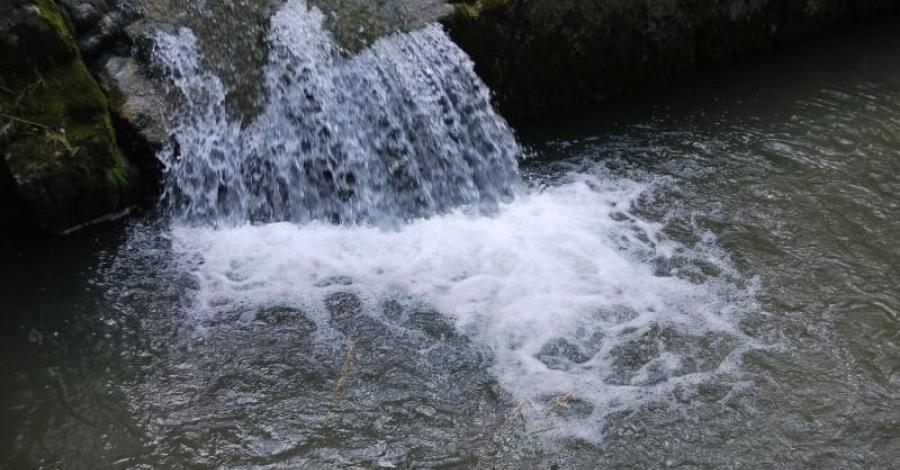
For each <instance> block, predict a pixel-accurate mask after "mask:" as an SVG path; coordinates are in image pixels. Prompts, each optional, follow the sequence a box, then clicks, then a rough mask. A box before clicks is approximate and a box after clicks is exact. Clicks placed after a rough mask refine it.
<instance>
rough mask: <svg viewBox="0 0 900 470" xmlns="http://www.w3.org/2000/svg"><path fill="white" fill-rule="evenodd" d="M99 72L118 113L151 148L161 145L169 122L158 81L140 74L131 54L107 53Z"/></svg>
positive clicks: (158, 147)
mask: <svg viewBox="0 0 900 470" xmlns="http://www.w3.org/2000/svg"><path fill="white" fill-rule="evenodd" d="M99 75H100V84H101V85H102V86H103V89H104V90H105V91H106V93H107V95H108V96H109V103H110V106H111V108H112V110H113V112H114V113H115V114H116V115H117V117H119V118H120V119H122V120H124V121H125V122H126V123H127V124H128V125H129V126H131V127H132V129H133V130H134V132H135V133H136V134H137V135H138V136H139V137H140V139H141V140H142V141H143V142H144V143H146V144H147V145H148V146H149V147H150V148H152V149H154V152H155V151H158V150H159V149H161V148H162V147H163V146H164V145H165V143H166V141H167V139H168V137H167V136H168V134H167V132H166V129H167V128H168V125H169V122H168V119H167V118H166V115H165V110H166V109H167V104H166V100H165V98H164V93H163V92H162V90H160V88H159V87H158V86H157V84H156V83H155V82H153V81H151V80H150V79H149V78H147V77H146V76H145V75H144V74H143V72H142V71H141V69H140V67H139V66H138V64H137V62H136V61H135V60H134V59H133V58H131V57H118V56H113V57H109V58H108V59H106V60H105V61H104V62H103V64H102V66H101V69H100V73H99Z"/></svg>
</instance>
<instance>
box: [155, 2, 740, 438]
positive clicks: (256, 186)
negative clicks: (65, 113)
mask: <svg viewBox="0 0 900 470" xmlns="http://www.w3.org/2000/svg"><path fill="white" fill-rule="evenodd" d="M322 21H323V17H322V14H321V13H319V12H318V11H317V10H315V9H309V8H308V7H307V5H306V4H305V3H304V2H302V1H290V2H288V3H287V4H286V6H285V7H284V8H283V9H282V10H281V11H279V12H278V13H277V14H276V15H275V16H274V17H273V19H272V27H271V32H270V35H269V41H270V46H271V56H270V59H269V65H268V66H267V68H266V70H265V77H266V78H265V89H266V93H267V96H268V104H267V105H266V106H265V109H264V111H263V112H262V113H261V114H260V115H259V116H257V117H256V118H255V119H253V120H252V121H251V122H249V123H246V124H245V123H241V122H238V121H236V120H233V119H231V118H229V117H228V113H227V112H226V110H225V95H226V90H225V89H224V87H223V85H222V83H221V81H220V80H218V78H216V77H215V76H214V75H212V74H211V73H209V72H208V71H206V69H205V67H204V66H203V61H202V58H201V57H200V56H199V54H198V52H197V47H196V41H195V40H194V37H193V35H192V34H191V32H190V31H188V30H181V31H180V32H179V33H178V34H175V35H165V34H163V35H160V36H159V38H158V44H157V48H158V55H159V57H160V59H161V61H162V62H163V63H164V65H165V66H166V67H167V69H168V70H169V72H170V75H171V77H172V82H173V84H174V85H175V87H176V88H177V90H179V91H180V93H181V94H182V95H183V98H184V103H183V106H184V108H185V110H186V112H185V114H184V116H183V119H182V121H181V123H180V124H179V126H178V128H177V129H175V132H174V140H173V144H172V145H171V146H170V148H168V149H166V150H165V151H164V152H163V153H162V155H161V158H162V160H163V162H164V163H165V164H166V167H167V181H166V187H165V201H166V203H167V204H168V207H169V209H170V211H171V212H172V214H173V215H174V217H175V221H176V223H175V226H174V227H173V229H172V233H173V240H174V250H175V252H176V254H177V255H179V256H180V257H182V258H184V259H188V260H192V262H191V263H190V266H189V267H188V269H190V270H191V271H192V272H193V274H194V275H195V276H196V278H197V279H198V280H199V287H198V288H197V289H196V292H195V293H196V298H195V299H194V303H193V310H194V311H195V312H197V313H198V314H199V315H215V314H218V313H222V312H234V311H237V310H243V309H249V310H251V311H252V310H260V309H266V308H272V307H279V306H285V305H288V306H291V308H297V309H298V312H299V311H302V312H304V313H303V314H304V315H309V316H310V317H312V319H313V321H314V322H315V323H316V324H317V325H318V328H319V331H320V332H324V331H330V332H329V333H328V334H333V331H334V330H333V329H330V330H329V328H327V327H323V326H327V325H328V323H329V322H330V321H331V320H330V318H329V315H330V313H329V311H328V309H327V308H325V304H326V303H327V302H328V299H329V296H332V295H335V294H340V293H351V294H352V295H355V296H358V297H359V298H360V299H361V301H362V305H363V310H364V311H365V314H366V315H368V316H369V317H371V318H375V319H381V317H382V316H383V315H384V312H383V309H382V307H383V305H384V302H386V301H391V302H397V303H398V304H400V305H404V306H406V308H410V309H413V308H417V307H416V306H421V305H425V306H427V307H426V308H430V309H434V310H436V311H437V312H440V313H441V314H443V315H445V316H446V317H448V318H450V319H451V320H452V322H453V323H454V324H455V326H456V328H457V330H458V331H461V332H463V333H465V334H466V335H468V336H470V337H471V338H473V339H475V340H477V341H479V342H480V343H481V344H484V345H487V346H489V347H490V349H491V350H492V351H493V354H494V357H495V365H494V368H493V372H494V374H495V375H496V376H497V378H498V379H499V381H500V383H501V384H502V385H503V386H504V387H505V388H506V390H508V391H509V392H510V393H511V394H512V395H513V396H514V397H515V398H517V399H519V400H526V401H529V402H533V403H547V402H548V400H551V401H552V399H553V397H558V396H560V395H563V394H572V395H571V396H572V397H574V400H573V403H576V404H577V406H573V407H571V408H572V410H574V411H571V412H567V413H565V415H564V414H563V413H560V416H555V417H551V418H548V417H546V416H543V417H542V416H540V413H539V412H537V411H535V412H534V413H537V414H536V415H534V416H533V417H535V418H541V419H552V420H556V421H559V423H557V424H558V426H556V427H555V428H554V429H555V431H554V432H555V433H556V434H559V435H563V436H577V437H580V438H583V439H586V440H591V441H596V440H598V439H600V437H601V436H600V433H599V431H598V427H597V422H598V420H601V419H602V418H603V417H604V416H606V415H608V414H609V413H611V412H614V411H617V410H621V409H628V408H631V407H635V406H637V405H639V404H641V403H646V402H647V401H649V400H654V399H658V398H660V397H663V396H665V395H667V394H668V395H671V393H672V392H673V391H675V390H677V389H683V388H685V387H690V386H692V385H694V384H697V383H700V382H703V381H705V380H707V379H709V378H711V377H715V376H720V375H722V374H725V373H728V372H729V371H731V370H732V369H733V368H734V366H735V365H736V364H737V360H738V358H739V356H740V353H741V352H742V351H743V350H744V349H745V348H746V347H747V345H748V344H750V340H749V339H747V338H746V337H744V336H743V335H742V333H741V332H740V331H739V328H738V327H737V322H738V318H739V316H740V312H742V311H744V310H746V309H747V308H749V306H750V305H751V304H752V295H751V294H749V293H748V292H747V289H745V288H744V287H740V286H739V284H741V283H740V282H737V283H735V282H732V281H733V280H734V279H736V278H739V277H740V276H739V275H738V274H737V273H736V272H735V271H734V269H733V268H732V267H731V265H730V263H729V262H728V260H727V257H726V256H724V255H723V254H722V253H721V252H719V251H718V250H717V249H716V247H715V240H714V239H711V238H709V237H705V236H701V237H700V238H701V243H698V244H697V245H696V246H694V247H687V246H684V245H682V244H680V243H678V242H676V241H673V240H671V239H669V238H668V237H666V236H665V235H664V233H663V226H662V225H661V224H659V223H653V222H647V221H644V220H642V219H641V218H639V217H637V216H635V215H634V214H633V210H632V209H633V208H634V207H635V206H636V205H637V204H638V203H639V200H640V199H641V197H642V196H643V195H646V194H647V193H648V192H650V191H652V189H653V187H654V185H655V184H656V183H654V182H653V181H652V180H651V181H643V182H641V181H639V180H636V179H629V178H624V177H622V176H621V175H613V174H611V173H610V172H608V171H607V170H605V169H604V168H603V167H602V166H594V167H592V168H590V169H589V170H587V171H584V170H582V171H576V172H567V176H566V177H563V178H557V179H555V180H552V181H550V182H549V183H548V184H547V185H546V187H537V186H536V185H533V184H532V185H529V184H526V183H523V182H522V181H521V179H520V176H519V170H518V167H517V162H516V159H517V157H518V156H519V155H520V154H521V151H520V149H519V147H518V145H517V143H516V140H515V138H514V136H513V134H512V132H511V130H510V129H509V127H508V126H507V125H506V123H505V122H504V121H503V119H502V118H500V117H499V116H498V115H497V114H496V113H495V112H494V111H493V109H492V108H491V105H490V102H489V94H488V90H487V89H486V87H485V86H484V84H483V83H482V82H481V81H480V80H479V79H478V78H477V76H476V75H475V74H474V72H473V69H472V64H471V62H470V60H469V59H468V58H467V56H466V55H465V54H464V53H463V52H462V51H460V50H459V49H458V48H457V47H456V46H455V45H454V44H453V43H452V42H451V41H450V40H449V39H448V38H447V36H446V35H445V34H444V32H443V31H442V30H441V29H440V27H438V26H429V27H426V28H424V29H422V30H419V31H416V32H413V33H409V34H397V35H394V36H390V37H387V38H383V39H381V40H379V41H377V42H376V43H375V44H374V45H373V46H372V47H371V48H369V49H367V50H365V51H363V52H361V53H360V54H358V55H356V56H353V57H349V58H342V57H340V55H339V54H338V53H337V48H336V46H335V44H334V42H333V40H332V38H331V36H330V35H329V34H328V33H327V31H325V30H324V29H323V26H322ZM564 173H566V172H564ZM662 184H665V183H662ZM514 195H515V196H516V197H515V198H513V196H514ZM335 222H337V224H335ZM248 223H250V224H248ZM673 266H679V268H673ZM698 266H707V267H709V266H711V267H712V269H711V270H709V271H711V272H714V273H715V274H714V275H706V274H704V275H702V276H700V277H701V279H698V278H697V276H693V277H691V276H690V275H687V274H685V273H688V274H689V272H690V271H691V270H693V271H694V272H695V273H696V272H700V271H703V269H701V268H698ZM679 269H683V272H679ZM298 314H299V313H298ZM381 320H383V319H381ZM381 320H379V321H381ZM385 321H386V320H385ZM318 340H319V341H320V342H327V341H328V340H329V338H328V337H322V338H319V339H318ZM360 348H361V350H364V349H365V345H364V344H362V345H360ZM536 409H537V408H535V410H536Z"/></svg>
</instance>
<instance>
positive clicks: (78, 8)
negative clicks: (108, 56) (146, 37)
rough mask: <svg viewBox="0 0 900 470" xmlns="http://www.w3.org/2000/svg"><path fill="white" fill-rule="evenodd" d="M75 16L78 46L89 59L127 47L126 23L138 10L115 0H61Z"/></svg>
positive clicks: (69, 12) (133, 17)
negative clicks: (125, 6)
mask: <svg viewBox="0 0 900 470" xmlns="http://www.w3.org/2000/svg"><path fill="white" fill-rule="evenodd" d="M59 4H60V6H62V7H64V8H65V11H66V12H67V13H68V15H69V18H70V19H71V22H72V26H73V32H74V35H75V38H76V43H77V44H78V49H79V50H80V51H81V54H82V56H83V57H84V58H85V60H86V61H87V62H88V63H91V62H93V61H94V60H95V59H97V58H98V57H99V56H101V55H102V54H104V53H108V52H109V51H111V50H116V51H117V52H118V53H123V54H124V53H127V50H123V49H124V48H125V47H127V45H128V40H127V37H126V35H125V26H127V25H128V23H130V22H131V21H133V20H134V19H135V17H136V12H135V11H134V10H133V9H128V8H124V5H125V4H120V2H116V1H114V0H59Z"/></svg>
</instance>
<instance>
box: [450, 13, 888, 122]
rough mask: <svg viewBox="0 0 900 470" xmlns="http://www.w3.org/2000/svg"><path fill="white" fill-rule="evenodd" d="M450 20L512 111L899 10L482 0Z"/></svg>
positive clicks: (587, 95)
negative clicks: (841, 23) (838, 24)
mask: <svg viewBox="0 0 900 470" xmlns="http://www.w3.org/2000/svg"><path fill="white" fill-rule="evenodd" d="M454 3H456V4H457V14H456V15H455V16H454V17H453V18H452V19H450V20H447V21H445V24H446V25H447V26H448V27H449V29H450V32H451V36H452V37H453V38H454V40H455V41H456V42H457V43H458V44H459V45H460V46H461V47H462V48H463V49H464V50H465V51H466V52H468V53H469V55H470V56H471V57H472V59H473V60H474V61H475V64H476V71H477V72H478V74H479V75H480V76H481V77H482V78H483V79H484V80H485V82H487V84H488V85H489V86H490V87H491V89H492V90H494V92H495V94H496V100H497V102H498V104H499V106H500V108H501V111H502V112H503V113H504V114H505V115H506V117H507V118H509V119H513V120H523V119H527V118H530V117H535V116H537V115H539V114H542V113H545V112H547V111H549V110H553V109H559V108H564V107H571V106H575V105H580V104H585V103H591V102H596V101H598V100H601V99H603V98H604V97H607V96H609V95H612V94H615V93H618V92H621V91H623V90H634V89H637V88H639V87H644V86H648V85H653V84H657V83H660V82H664V81H667V80H670V79H672V78H674V77H679V76H684V75H686V74H689V73H691V72H692V71H694V70H696V69H697V68H698V67H701V66H704V65H710V64H721V63H724V62H729V61H732V60H734V59H736V58H738V57H740V56H742V55H746V54H748V53H752V52H754V51H760V50H764V49H768V48H772V47H775V46H778V45H781V44H785V43H789V42H791V41H794V40H796V39H797V38H800V37H804V36H809V35H811V34H814V33H816V32H819V31H822V30H824V29H825V28H827V27H829V26H832V25H835V24H837V23H840V22H846V21H851V20H854V19H858V18H863V17H872V16H876V15H880V14H884V13H888V12H896V11H897V10H898V8H900V5H898V3H897V2H895V1H892V0H860V1H855V2H847V1H846V0H809V1H797V2H784V1H781V0H752V1H747V0H725V1H719V2H696V1H688V0H557V1H545V0H479V1H477V2H476V1H468V0H467V1H465V2H454Z"/></svg>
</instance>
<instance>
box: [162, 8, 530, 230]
mask: <svg viewBox="0 0 900 470" xmlns="http://www.w3.org/2000/svg"><path fill="white" fill-rule="evenodd" d="M323 22H324V16H323V15H322V13H320V12H319V11H318V10H316V9H308V7H307V5H306V4H305V2H302V1H291V2H289V3H288V4H287V5H286V6H285V7H284V8H282V9H281V10H280V11H279V12H278V13H277V14H276V15H275V16H274V17H273V19H272V24H271V32H270V34H269V46H270V50H271V53H270V57H269V64H268V65H267V66H266V70H265V73H264V77H265V84H264V89H265V95H266V97H267V98H266V105H265V107H264V110H263V112H262V113H261V114H260V115H259V116H257V117H255V118H254V119H253V120H252V121H251V122H249V123H241V122H239V121H237V120H234V119H231V118H229V117H228V114H227V113H226V110H225V96H226V90H225V89H224V87H223V85H222V83H221V81H220V80H219V79H218V78H217V77H215V76H214V75H212V74H211V73H210V72H208V71H206V70H205V68H204V66H203V64H202V59H201V58H200V56H199V54H198V50H197V45H196V40H195V38H194V36H193V34H192V33H191V32H190V31H189V30H186V29H183V30H181V31H180V32H179V33H178V34H175V35H166V34H162V35H160V36H159V38H158V41H157V55H158V57H159V58H160V59H161V61H162V62H163V64H164V66H165V67H166V68H167V69H168V72H169V75H170V76H171V77H172V80H173V83H174V85H175V86H176V88H177V89H178V90H179V91H180V92H181V95H182V96H183V100H184V103H183V105H184V107H183V109H184V110H185V111H184V116H183V118H182V120H181V122H180V124H179V125H178V127H177V129H175V132H174V139H173V143H172V145H171V146H170V147H169V148H168V149H166V150H165V151H164V152H163V153H162V160H163V162H164V164H165V166H166V174H167V181H166V188H165V196H166V197H165V199H166V200H167V202H168V204H169V206H170V208H171V210H172V211H173V213H174V214H175V216H176V218H177V219H178V220H180V221H182V222H190V223H198V222H199V223H214V224H218V225H222V224H224V225H236V224H240V223H245V222H272V221H293V222H308V221H311V220H329V221H335V222H341V223H351V224H353V223H385V222H390V221H398V220H406V219H410V218H415V217H423V216H429V215H433V214H436V213H443V212H447V211H448V210H451V209H453V208H456V207H459V206H462V205H468V206H472V207H474V208H475V209H476V210H479V211H480V210H491V209H493V208H496V206H497V204H498V203H500V202H502V201H508V200H509V199H510V198H511V197H512V194H513V190H514V187H515V186H516V184H517V183H518V173H517V167H516V158H517V157H518V156H519V155H520V150H519V148H518V146H517V144H516V141H515V138H514V137H513V135H512V132H511V130H510V129H509V127H508V126H507V125H506V123H505V122H504V121H503V119H502V118H500V117H499V116H498V115H497V114H496V113H495V112H494V111H493V109H492V108H491V105H490V100H489V94H488V90H487V89H486V87H485V86H484V84H483V83H481V81H480V80H479V79H478V78H477V77H476V76H475V74H474V72H473V70H472V63H471V61H470V60H469V59H468V57H467V56H466V55H465V54H464V53H463V52H462V51H461V50H459V48H457V47H456V46H455V45H454V44H453V43H452V42H451V41H450V40H449V39H448V38H447V36H446V35H445V34H444V32H443V31H441V29H440V28H439V27H437V26H429V27H426V28H424V29H421V30H419V31H416V32H413V33H410V34H398V35H395V36H392V37H388V38H385V39H382V40H380V41H378V42H376V43H375V44H374V45H373V46H372V47H370V48H369V49H367V50H365V51H363V52H362V53H360V54H358V55H355V56H353V57H350V58H343V57H341V56H340V54H339V48H338V47H337V46H336V44H335V43H334V41H333V39H332V38H331V36H330V34H329V33H328V32H327V30H326V29H325V27H324V23H323Z"/></svg>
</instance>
